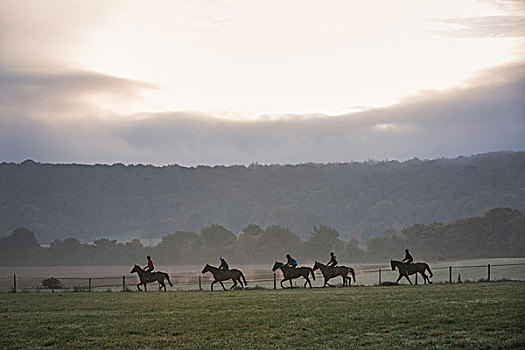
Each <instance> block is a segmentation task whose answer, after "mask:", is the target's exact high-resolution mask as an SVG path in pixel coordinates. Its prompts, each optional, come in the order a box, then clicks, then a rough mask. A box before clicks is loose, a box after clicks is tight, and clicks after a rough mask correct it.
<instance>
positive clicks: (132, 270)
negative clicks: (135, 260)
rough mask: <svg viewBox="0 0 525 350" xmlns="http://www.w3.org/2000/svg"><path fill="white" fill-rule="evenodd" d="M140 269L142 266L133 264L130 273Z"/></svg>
mask: <svg viewBox="0 0 525 350" xmlns="http://www.w3.org/2000/svg"><path fill="white" fill-rule="evenodd" d="M139 270H140V266H139V265H135V266H133V269H131V272H130V273H135V272H139Z"/></svg>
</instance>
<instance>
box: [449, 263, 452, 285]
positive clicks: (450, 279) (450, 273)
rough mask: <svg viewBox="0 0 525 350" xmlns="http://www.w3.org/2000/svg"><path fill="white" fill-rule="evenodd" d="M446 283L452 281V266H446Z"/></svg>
mask: <svg viewBox="0 0 525 350" xmlns="http://www.w3.org/2000/svg"><path fill="white" fill-rule="evenodd" d="M448 283H452V266H449V267H448Z"/></svg>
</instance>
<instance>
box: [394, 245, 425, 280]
mask: <svg viewBox="0 0 525 350" xmlns="http://www.w3.org/2000/svg"><path fill="white" fill-rule="evenodd" d="M412 261H414V259H413V258H412V255H410V252H409V250H408V249H405V258H404V259H403V260H402V261H396V260H390V266H391V267H392V271H395V269H396V268H397V269H398V271H399V277H398V278H397V281H396V283H398V282H399V280H400V279H401V277H405V278H406V279H407V280H408V282H409V283H410V284H412V281H411V280H410V278H409V277H408V276H409V275H413V274H416V273H418V272H419V274H421V276H423V281H424V282H425V284H427V281H428V283H430V284H432V282H431V281H430V278H432V276H433V274H432V271H430V267H429V266H428V264H427V263H423V262H417V263H412ZM426 270H428V273H429V274H430V277H429V276H427V275H426V274H425V271H426Z"/></svg>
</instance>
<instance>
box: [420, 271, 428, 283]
mask: <svg viewBox="0 0 525 350" xmlns="http://www.w3.org/2000/svg"><path fill="white" fill-rule="evenodd" d="M419 274H420V275H421V276H423V282H424V283H425V284H427V278H428V277H427V275H425V273H424V272H420V273H419Z"/></svg>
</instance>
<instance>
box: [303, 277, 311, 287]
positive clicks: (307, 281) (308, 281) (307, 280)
mask: <svg viewBox="0 0 525 350" xmlns="http://www.w3.org/2000/svg"><path fill="white" fill-rule="evenodd" d="M303 277H304V278H305V279H306V282H304V288H306V284H307V283H308V284H309V285H310V288H312V282H310V279H309V278H308V276H303Z"/></svg>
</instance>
